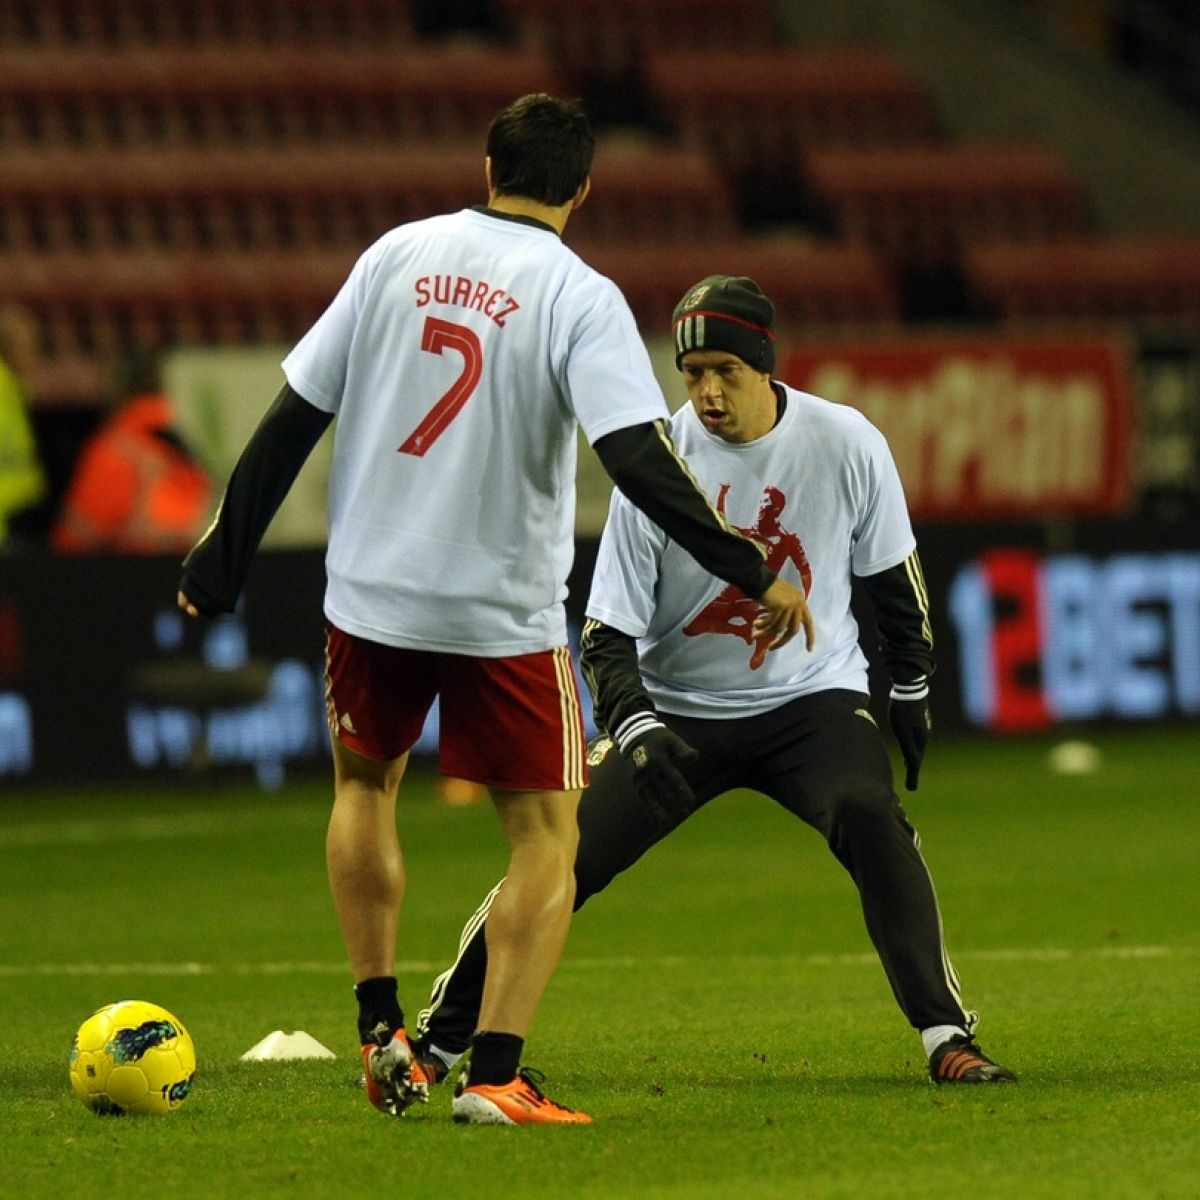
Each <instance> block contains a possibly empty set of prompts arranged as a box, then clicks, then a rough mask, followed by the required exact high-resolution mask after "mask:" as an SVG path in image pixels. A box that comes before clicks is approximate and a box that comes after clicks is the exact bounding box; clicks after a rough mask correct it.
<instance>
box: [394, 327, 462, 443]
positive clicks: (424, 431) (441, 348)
mask: <svg viewBox="0 0 1200 1200" xmlns="http://www.w3.org/2000/svg"><path fill="white" fill-rule="evenodd" d="M421 349H422V350H424V351H426V352H427V353H429V354H442V353H444V352H445V351H446V350H456V351H458V353H459V354H461V355H462V359H463V369H462V373H461V374H460V375H459V377H458V378H457V379H456V380H455V381H454V382H453V383H452V384H451V385H450V388H449V390H448V391H447V392H446V393H445V394H444V395H443V396H442V398H441V399H440V400H438V402H437V403H436V404H435V405H434V406H433V407H432V408H431V409H430V410H429V411H428V412H427V413H426V414H425V417H424V419H423V420H422V421H421V423H420V424H419V425H418V426H417V427H416V429H414V430H413V431H412V433H410V434H409V435H408V437H406V438H405V439H404V441H403V442H401V443H400V445H399V447H398V448H397V452H398V453H400V454H411V455H413V456H414V457H416V458H420V457H422V456H423V455H424V454H425V452H426V451H427V450H428V449H429V447H430V446H432V445H433V443H434V442H436V441H437V440H438V438H440V437H441V436H442V434H443V433H445V432H446V427H447V426H448V425H449V424H450V422H451V421H453V420H454V418H455V417H457V416H458V414H459V413H460V412H461V411H462V408H463V405H464V404H466V402H467V401H468V400H469V399H470V398H471V393H472V392H473V391H474V390H475V388H476V386H477V385H478V384H479V377H480V375H482V374H483V346H482V345H481V344H480V341H479V336H478V334H476V333H475V331H474V330H473V329H468V328H467V327H466V326H465V325H456V324H454V322H453V321H443V320H441V319H440V318H438V317H426V318H425V326H424V328H423V329H422V331H421Z"/></svg>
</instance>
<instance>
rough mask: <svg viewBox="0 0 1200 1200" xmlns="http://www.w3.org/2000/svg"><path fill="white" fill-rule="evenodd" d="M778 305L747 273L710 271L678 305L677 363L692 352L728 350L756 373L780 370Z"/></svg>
mask: <svg viewBox="0 0 1200 1200" xmlns="http://www.w3.org/2000/svg"><path fill="white" fill-rule="evenodd" d="M774 325H775V306H774V305H773V304H772V303H771V302H770V300H768V299H767V298H766V296H765V295H764V294H763V290H762V288H760V287H759V286H758V284H757V283H755V282H754V280H753V279H750V278H748V277H747V276H745V275H708V276H706V277H705V278H704V279H702V280H700V282H699V283H697V284H694V285H693V286H692V287H690V288H688V290H687V292H686V293H685V294H684V297H683V299H682V300H680V302H679V303H678V304H677V305H676V306H675V312H674V314H673V315H672V317H671V333H672V334H673V335H674V338H675V365H676V366H677V367H678V366H679V365H680V360H681V359H682V358H683V356H684V355H685V354H686V353H687V352H688V351H689V350H725V351H727V352H728V353H730V354H736V355H737V356H738V358H740V359H741V360H742V361H743V362H744V363H746V364H747V365H748V366H750V367H753V368H754V370H756V371H766V372H767V373H768V374H770V372H771V371H773V370H774V369H775V334H774V331H773V327H774Z"/></svg>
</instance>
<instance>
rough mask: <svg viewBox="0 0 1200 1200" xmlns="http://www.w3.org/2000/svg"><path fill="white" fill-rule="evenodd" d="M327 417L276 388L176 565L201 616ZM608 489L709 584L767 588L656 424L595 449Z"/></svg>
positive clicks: (752, 555) (243, 568)
mask: <svg viewBox="0 0 1200 1200" xmlns="http://www.w3.org/2000/svg"><path fill="white" fill-rule="evenodd" d="M332 419H333V418H332V416H331V415H330V414H329V413H327V412H324V411H322V410H321V409H318V408H316V407H315V406H314V405H312V404H309V402H308V401H307V400H305V399H304V397H303V396H301V395H300V394H299V393H298V392H296V391H294V390H293V389H292V387H291V386H290V385H289V384H284V386H283V388H282V389H281V391H280V392H279V395H278V396H277V397H276V399H275V402H274V404H272V405H271V407H270V409H269V410H268V411H267V413H266V415H265V416H264V417H263V419H262V421H261V422H260V423H259V426H258V428H257V429H256V430H255V431H254V435H253V436H252V437H251V439H250V441H249V442H248V443H247V444H246V448H245V450H243V451H242V455H241V457H240V458H239V459H238V463H237V466H236V467H235V468H234V470H233V474H232V475H231V476H230V479H229V484H228V486H227V487H226V489H225V495H224V497H223V499H222V501H221V507H220V509H219V510H218V513H217V517H216V519H215V520H214V521H213V523H212V525H211V526H210V528H209V530H208V532H207V533H205V535H204V536H203V537H202V538H201V539H200V541H199V542H198V543H197V544H196V545H195V546H194V547H193V549H192V550H191V552H190V553H189V554H188V556H187V557H186V558H185V559H184V563H183V580H182V583H181V585H180V587H181V590H182V591H183V593H184V594H185V595H186V596H187V597H188V599H189V600H191V601H192V603H193V604H195V605H196V607H197V608H198V609H199V610H200V611H201V612H203V613H205V614H206V615H208V616H212V615H214V614H216V613H219V612H232V611H233V608H234V606H235V605H236V603H237V598H238V596H239V595H240V594H241V591H242V587H243V585H244V584H245V581H246V575H247V573H248V571H249V569H250V562H251V559H252V558H253V557H254V553H255V551H256V550H257V549H258V545H259V543H260V542H261V541H262V538H263V534H265V533H266V531H267V526H268V525H270V523H271V519H272V518H273V517H274V516H275V513H276V512H277V511H278V509H279V506H280V504H281V503H282V502H283V499H284V497H285V496H286V495H287V493H288V489H289V488H290V487H291V486H292V484H293V482H294V481H295V478H296V476H297V474H299V472H300V468H301V467H302V466H303V465H304V463H305V461H306V460H307V458H308V456H309V454H311V453H312V450H313V447H314V446H315V445H316V444H317V442H318V441H319V440H320V438H321V435H322V434H323V433H324V432H325V430H326V429H327V428H328V426H329V423H330V421H331V420H332ZM595 449H596V453H597V455H598V456H599V458H600V462H601V464H602V465H603V466H604V469H605V470H606V471H607V472H608V474H609V475H610V476H611V477H612V480H613V482H614V483H615V484H616V486H617V487H619V488H620V489H621V491H622V492H624V493H625V495H627V496H628V497H629V499H630V500H631V501H632V502H633V503H634V504H636V505H637V506H638V507H639V508H640V509H642V511H643V512H645V513H646V515H647V516H648V517H650V518H651V520H653V521H655V522H656V523H657V524H658V525H660V526H661V527H662V529H663V530H664V531H665V532H666V533H667V534H668V536H670V537H672V538H674V540H675V541H677V542H678V543H679V544H680V545H681V546H682V547H683V548H684V549H685V550H687V551H688V552H689V553H691V554H692V555H693V556H694V557H695V558H696V560H697V561H698V562H699V563H700V564H701V565H702V566H703V567H705V568H706V569H707V570H709V571H711V572H712V573H713V574H714V575H717V576H718V577H719V578H721V579H723V580H725V581H726V582H727V583H733V584H736V585H737V586H738V587H740V588H742V590H743V591H745V592H746V593H747V594H748V595H750V596H753V597H756V598H757V597H758V596H761V595H762V593H763V592H764V591H766V589H767V588H768V587H769V586H770V585H771V583H772V582H773V581H774V579H775V575H774V573H773V572H772V571H771V570H769V569H768V567H767V565H766V563H765V562H764V561H763V557H762V552H761V551H760V550H759V548H758V547H757V546H756V545H755V544H754V543H753V542H751V541H750V540H749V539H748V538H745V537H743V536H742V535H741V534H738V533H735V532H734V531H733V530H732V529H731V528H730V527H729V526H728V525H727V524H726V523H725V520H724V518H723V517H721V516H720V514H718V513H717V511H716V510H715V509H714V508H713V507H712V505H711V504H710V502H709V500H708V498H707V496H705V494H704V493H703V492H702V491H701V490H700V488H699V486H698V485H697V484H696V482H695V480H694V479H693V478H692V476H691V474H690V473H689V472H688V470H687V468H686V466H685V465H684V463H683V460H682V459H681V458H679V456H678V455H677V454H676V452H675V449H674V446H673V445H672V443H671V439H670V437H669V436H668V434H667V432H666V427H665V423H664V422H661V421H656V422H652V423H646V424H642V425H634V426H630V427H629V428H626V429H621V430H617V431H616V432H614V433H610V434H608V435H607V436H605V437H602V438H599V439H598V440H597V442H596V446H595Z"/></svg>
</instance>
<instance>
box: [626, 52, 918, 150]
mask: <svg viewBox="0 0 1200 1200" xmlns="http://www.w3.org/2000/svg"><path fill="white" fill-rule="evenodd" d="M667 46H668V47H669V48H664V49H656V50H653V51H650V52H648V53H647V54H646V55H645V58H644V62H643V72H644V77H645V81H646V87H647V90H648V92H649V94H650V96H651V97H652V100H653V104H654V108H655V111H661V112H662V113H663V114H664V116H665V117H666V118H667V119H668V120H669V121H671V123H672V124H673V125H674V126H675V128H676V129H677V130H679V131H680V132H681V133H682V134H683V135H684V136H685V137H686V138H687V139H689V140H690V141H691V142H692V143H694V144H697V145H701V146H704V147H706V148H708V149H709V150H710V152H715V153H716V155H717V157H718V158H720V159H721V160H722V161H724V162H727V163H730V164H733V165H735V166H738V167H742V166H746V165H750V164H755V163H758V164H760V165H761V163H762V160H763V159H764V158H768V159H769V158H781V157H786V158H788V159H789V160H790V159H791V157H792V156H794V155H795V153H796V152H797V150H799V149H810V148H818V147H828V146H846V147H855V146H894V145H899V144H904V143H912V142H922V141H928V140H929V139H931V138H932V137H933V136H934V132H935V128H936V121H935V118H934V112H933V106H932V103H931V100H930V97H929V95H928V93H927V92H926V90H925V89H924V88H923V87H922V86H921V85H919V84H918V83H917V82H916V81H915V80H914V79H913V78H912V77H911V76H910V75H909V74H908V73H907V72H906V71H905V70H904V68H903V67H902V66H901V65H900V64H899V63H898V62H897V61H896V59H895V58H894V57H892V56H891V55H890V54H886V53H884V52H882V51H877V50H872V49H848V50H829V51H808V50H796V49H759V50H749V51H748V50H745V49H743V48H742V47H740V46H739V47H738V49H737V50H730V49H726V48H722V49H721V50H717V51H714V52H711V53H707V54H705V55H704V57H703V59H702V61H698V60H697V57H696V55H695V54H694V53H687V52H680V51H678V50H677V49H675V46H674V43H673V42H669V43H667ZM788 165H789V166H790V165H791V164H790V162H789V164H788Z"/></svg>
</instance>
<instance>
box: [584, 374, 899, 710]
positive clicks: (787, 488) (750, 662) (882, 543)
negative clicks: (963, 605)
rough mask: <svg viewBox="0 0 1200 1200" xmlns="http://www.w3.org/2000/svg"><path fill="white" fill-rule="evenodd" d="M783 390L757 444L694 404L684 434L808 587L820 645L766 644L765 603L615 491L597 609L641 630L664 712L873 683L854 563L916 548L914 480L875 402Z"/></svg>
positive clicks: (696, 467)
mask: <svg viewBox="0 0 1200 1200" xmlns="http://www.w3.org/2000/svg"><path fill="white" fill-rule="evenodd" d="M776 386H777V387H779V386H782V385H779V384H776ZM783 390H784V393H785V395H786V398H787V403H786V407H785V410H784V413H783V416H782V418H781V419H780V421H779V422H778V423H777V424H776V425H775V427H774V428H773V429H772V430H771V431H770V432H769V433H767V434H766V435H765V436H763V437H761V438H758V439H756V440H755V441H753V442H745V443H740V444H734V443H729V442H724V441H722V440H721V439H720V438H718V437H716V436H715V435H713V434H711V433H709V432H708V431H707V430H706V429H705V428H704V426H703V425H702V424H701V422H700V420H699V418H698V417H697V416H696V414H695V412H694V411H693V409H692V407H691V405H690V404H688V405H684V406H683V407H682V408H681V409H680V410H679V411H678V412H677V413H676V414H675V416H674V418H673V419H672V422H671V434H672V437H673V438H674V440H675V443H676V446H677V448H678V449H679V452H680V453H681V454H682V455H683V456H684V458H685V459H686V460H687V463H688V466H689V467H690V468H691V470H692V473H693V474H694V475H695V476H696V478H697V480H698V481H699V483H700V486H701V487H702V488H704V490H705V491H706V492H707V493H708V494H709V496H711V497H712V498H713V499H714V501H715V503H716V505H717V507H718V508H719V509H720V510H722V511H723V512H724V514H725V516H726V518H727V519H728V520H729V522H730V524H732V525H734V526H735V527H737V528H739V529H740V530H741V531H742V532H743V533H745V534H747V535H749V536H750V537H752V538H754V539H755V540H756V541H758V542H759V544H760V545H762V546H764V547H765V548H766V551H767V565H768V566H769V567H771V568H772V569H773V570H774V571H775V572H776V573H777V574H779V575H780V576H782V577H783V578H785V579H788V580H790V581H791V582H792V583H796V584H802V585H803V586H804V588H805V590H806V592H807V594H808V604H809V608H810V609H811V611H812V616H813V622H814V624H815V627H816V647H815V649H814V650H813V651H812V652H811V653H810V652H809V651H808V650H806V649H805V646H804V639H803V637H800V636H798V637H796V638H794V639H793V640H792V641H791V642H790V643H789V644H788V645H786V646H784V647H782V648H781V649H778V650H774V651H771V652H770V653H766V652H765V647H762V646H757V645H756V643H755V642H754V640H753V637H752V634H751V630H750V626H751V624H752V622H753V620H754V617H755V615H756V613H757V612H758V610H759V606H758V605H757V604H756V603H755V602H754V601H751V600H749V599H747V598H746V597H745V595H744V593H742V592H740V591H738V589H737V588H732V587H730V586H729V585H727V584H724V583H722V582H721V581H720V580H719V579H714V578H713V577H712V576H711V575H709V574H707V573H706V572H705V571H704V570H702V569H701V568H700V567H699V566H698V565H697V564H696V562H695V560H694V559H693V558H692V557H691V556H690V555H688V554H687V553H686V552H685V551H683V550H681V549H680V548H679V547H678V546H677V545H675V544H674V543H673V542H671V541H670V540H668V539H667V538H666V537H665V536H664V535H663V533H662V531H661V530H660V529H659V528H658V527H657V526H656V525H654V524H653V522H651V521H649V520H647V519H646V518H645V517H644V516H643V515H642V513H640V512H639V511H638V510H637V509H636V508H634V507H633V505H631V504H630V503H629V502H628V501H627V500H626V499H625V498H624V497H623V496H622V495H621V494H620V493H619V492H616V491H614V492H613V496H612V501H611V504H610V508H609V516H608V522H607V524H606V525H605V529H604V533H603V536H602V537H601V541H600V550H599V555H598V558H597V561H596V569H595V574H594V575H593V577H592V590H591V595H590V597H589V599H588V606H587V615H588V616H589V617H592V618H594V619H595V620H598V621H602V622H603V623H604V624H606V625H610V626H612V627H613V628H615V629H619V630H621V632H623V633H626V634H628V635H629V636H631V637H634V638H637V639H638V658H639V663H640V667H641V673H642V679H643V681H644V683H645V686H646V690H647V692H648V693H649V695H650V697H651V699H652V700H653V701H654V703H655V705H656V706H657V707H658V708H659V709H660V710H661V711H663V712H669V713H675V714H677V715H680V716H690V717H709V718H730V717H745V716H753V715H755V714H757V713H761V712H768V711H770V710H771V709H774V708H778V707H779V706H780V705H781V704H784V703H786V702H787V701H788V700H792V699H794V698H795V697H797V696H801V695H805V694H807V693H810V692H817V691H825V690H827V689H830V688H848V689H852V690H855V691H861V692H866V691H867V661H866V658H865V657H864V655H863V653H862V651H861V649H860V648H859V645H858V626H857V622H856V621H855V620H854V617H853V615H852V614H851V611H850V580H851V574H852V573H853V574H854V575H874V574H876V573H878V572H879V571H884V570H886V569H887V568H889V567H894V566H896V565H897V564H898V563H901V562H903V561H904V560H905V559H906V558H907V557H908V556H909V555H910V554H911V553H912V552H913V550H914V549H915V548H916V542H915V540H914V538H913V532H912V526H911V524H910V522H909V517H908V509H907V505H906V503H905V499H904V491H903V488H902V486H901V484H900V479H899V476H898V475H897V473H896V467H895V464H894V462H893V460H892V456H891V452H890V450H889V449H888V446H887V442H886V441H885V440H884V437H883V435H882V434H881V433H880V432H879V431H878V430H877V429H876V428H875V427H874V426H873V425H872V424H871V423H870V422H869V421H868V420H867V419H866V418H865V417H864V416H863V415H862V414H861V413H859V412H857V411H856V410H855V409H852V408H849V407H846V406H844V405H838V404H831V403H829V402H828V401H825V400H822V399H820V398H818V397H816V396H811V395H808V394H806V393H804V392H798V391H795V390H794V389H792V388H788V387H784V388H783Z"/></svg>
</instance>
